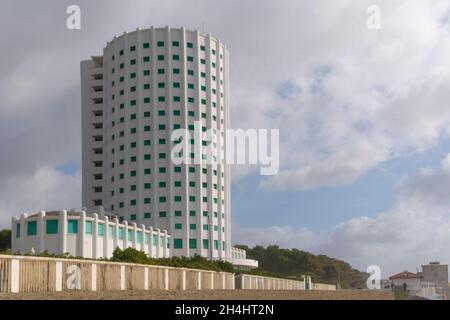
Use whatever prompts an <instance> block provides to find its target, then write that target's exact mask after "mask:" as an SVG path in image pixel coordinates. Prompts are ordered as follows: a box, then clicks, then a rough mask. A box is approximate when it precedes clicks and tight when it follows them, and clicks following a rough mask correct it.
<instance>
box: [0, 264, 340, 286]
mask: <svg viewBox="0 0 450 320" xmlns="http://www.w3.org/2000/svg"><path fill="white" fill-rule="evenodd" d="M151 289H157V290H208V289H209V290H214V289H216V290H220V289H259V290H304V289H305V288H304V283H303V281H295V280H288V279H280V278H269V277H262V276H255V275H246V274H241V275H236V276H235V275H234V273H227V272H215V271H208V270H197V269H185V268H172V267H164V266H150V265H140V264H132V263H120V262H109V261H95V260H93V261H89V260H77V259H56V258H42V257H25V256H9V255H0V293H6V292H13V293H17V292H48V291H68V290H86V291H109V290H151ZM312 289H313V290H336V286H334V285H327V284H320V283H314V284H313V285H312Z"/></svg>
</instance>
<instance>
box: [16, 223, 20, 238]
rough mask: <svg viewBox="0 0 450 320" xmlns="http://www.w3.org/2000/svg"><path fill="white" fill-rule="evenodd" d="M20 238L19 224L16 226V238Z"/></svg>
mask: <svg viewBox="0 0 450 320" xmlns="http://www.w3.org/2000/svg"><path fill="white" fill-rule="evenodd" d="M19 237H20V223H18V224H16V238H19Z"/></svg>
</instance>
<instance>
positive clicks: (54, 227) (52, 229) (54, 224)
mask: <svg viewBox="0 0 450 320" xmlns="http://www.w3.org/2000/svg"><path fill="white" fill-rule="evenodd" d="M45 224H46V229H47V234H57V233H58V220H47V221H46V222H45Z"/></svg>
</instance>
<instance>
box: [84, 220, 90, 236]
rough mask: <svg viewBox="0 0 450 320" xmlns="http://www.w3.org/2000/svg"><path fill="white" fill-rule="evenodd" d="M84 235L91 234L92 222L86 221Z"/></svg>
mask: <svg viewBox="0 0 450 320" xmlns="http://www.w3.org/2000/svg"><path fill="white" fill-rule="evenodd" d="M85 232H86V234H92V221H86V230H85Z"/></svg>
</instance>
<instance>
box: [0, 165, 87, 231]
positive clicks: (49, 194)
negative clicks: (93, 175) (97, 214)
mask: <svg viewBox="0 0 450 320" xmlns="http://www.w3.org/2000/svg"><path fill="white" fill-rule="evenodd" d="M80 188H81V175H80V173H77V174H75V175H73V176H72V175H65V174H63V173H62V172H60V171H57V170H54V169H52V168H50V167H40V168H38V169H37V170H36V171H35V172H34V173H33V174H31V175H14V176H12V177H10V178H8V179H7V180H6V181H3V182H2V184H1V187H0V226H1V227H10V224H11V220H10V219H11V218H12V217H13V216H19V215H20V214H21V213H23V212H27V213H36V212H38V211H40V210H46V211H49V210H61V209H67V210H68V209H71V208H79V207H80V203H81V198H80V190H81V189H80Z"/></svg>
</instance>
